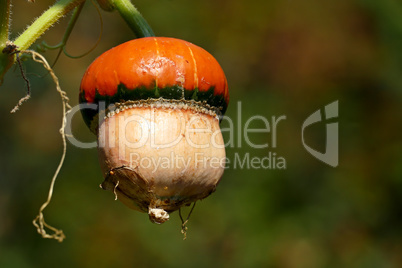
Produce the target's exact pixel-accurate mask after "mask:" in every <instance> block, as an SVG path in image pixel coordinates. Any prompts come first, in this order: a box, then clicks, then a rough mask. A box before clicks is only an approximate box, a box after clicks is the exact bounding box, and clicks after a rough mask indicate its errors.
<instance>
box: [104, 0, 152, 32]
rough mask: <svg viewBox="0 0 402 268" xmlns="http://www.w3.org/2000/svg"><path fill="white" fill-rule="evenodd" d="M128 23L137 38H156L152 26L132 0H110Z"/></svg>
mask: <svg viewBox="0 0 402 268" xmlns="http://www.w3.org/2000/svg"><path fill="white" fill-rule="evenodd" d="M109 1H111V2H112V3H113V6H114V7H115V8H116V9H117V11H118V12H119V13H120V15H121V16H122V18H123V19H124V20H125V21H126V23H127V24H128V26H129V27H130V29H131V30H132V31H133V32H134V34H135V36H136V37H137V38H140V37H149V36H155V34H154V32H153V31H152V28H151V26H149V24H148V22H147V21H146V20H145V19H144V17H143V16H142V15H141V14H140V12H139V11H138V10H137V9H136V8H135V6H134V5H133V4H132V3H131V1H130V0H109Z"/></svg>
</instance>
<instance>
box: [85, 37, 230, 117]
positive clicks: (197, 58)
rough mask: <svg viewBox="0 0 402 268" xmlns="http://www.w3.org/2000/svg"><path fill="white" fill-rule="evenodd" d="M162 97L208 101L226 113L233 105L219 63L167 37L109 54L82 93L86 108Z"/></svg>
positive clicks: (87, 78)
mask: <svg viewBox="0 0 402 268" xmlns="http://www.w3.org/2000/svg"><path fill="white" fill-rule="evenodd" d="M122 89H123V90H122ZM119 91H120V93H119ZM134 91H144V92H142V93H141V92H134ZM122 92H124V93H122ZM158 97H162V98H166V99H186V100H195V101H204V102H206V103H208V104H209V105H210V106H213V107H218V108H220V109H221V111H222V113H224V112H225V110H226V107H227V105H228V102H229V92H228V85H227V80H226V77H225V74H224V72H223V70H222V68H221V66H220V65H219V63H218V62H217V61H216V60H215V58H214V57H213V56H212V55H211V54H209V53H208V52H207V51H206V50H204V49H202V48H200V47H198V46H196V45H194V44H192V43H189V42H186V41H183V40H179V39H175V38H167V37H145V38H139V39H134V40H131V41H128V42H126V43H123V44H121V45H119V46H116V47H114V48H112V49H110V50H108V51H106V52H105V53H103V54H102V55H100V56H99V57H98V58H97V59H96V60H95V61H94V62H93V63H92V64H91V65H90V66H89V68H88V69H87V71H86V72H85V75H84V77H83V79H82V82H81V88H80V102H81V103H83V102H86V103H97V102H98V101H100V100H104V99H105V98H109V99H110V101H113V100H112V99H115V100H117V101H121V100H126V101H127V100H139V99H146V98H158Z"/></svg>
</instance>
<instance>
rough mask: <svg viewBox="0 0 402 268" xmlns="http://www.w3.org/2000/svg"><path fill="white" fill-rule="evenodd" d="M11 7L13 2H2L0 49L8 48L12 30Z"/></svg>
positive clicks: (8, 0) (2, 0) (6, 0)
mask: <svg viewBox="0 0 402 268" xmlns="http://www.w3.org/2000/svg"><path fill="white" fill-rule="evenodd" d="M10 7H11V0H0V48H1V50H3V48H4V47H5V46H6V42H7V41H8V32H9V28H10Z"/></svg>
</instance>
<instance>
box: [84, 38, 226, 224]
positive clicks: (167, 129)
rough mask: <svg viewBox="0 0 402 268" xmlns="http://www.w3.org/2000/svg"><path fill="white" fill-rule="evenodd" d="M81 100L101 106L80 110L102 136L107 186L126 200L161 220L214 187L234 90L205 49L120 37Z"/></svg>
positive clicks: (92, 72) (92, 69)
mask: <svg viewBox="0 0 402 268" xmlns="http://www.w3.org/2000/svg"><path fill="white" fill-rule="evenodd" d="M80 102H81V103H86V104H95V106H96V105H98V106H97V108H96V109H94V108H93V107H91V108H90V109H89V108H87V109H83V110H81V111H82V114H83V117H84V120H85V122H86V123H87V125H88V126H89V127H90V129H91V131H93V132H94V133H96V134H97V136H98V150H99V158H100V164H101V168H102V171H103V172H104V174H105V181H104V182H103V183H102V188H103V189H106V190H110V191H112V192H113V193H114V194H115V195H116V197H117V198H118V199H119V200H120V201H122V202H123V203H124V204H125V205H127V206H128V207H130V208H132V209H135V210H139V211H142V212H147V213H148V214H149V217H150V219H151V220H152V221H153V222H156V223H162V222H164V221H166V220H167V219H168V218H169V213H170V212H173V211H175V210H177V209H179V208H180V207H181V206H185V205H189V204H191V203H193V202H195V201H197V200H199V199H203V198H205V197H207V196H208V195H209V194H211V193H212V192H213V191H215V188H216V186H217V184H218V182H219V180H220V179H221V177H222V175H223V171H224V165H225V157H226V155H225V148H224V142H223V138H222V134H221V131H220V128H219V118H220V117H221V116H222V115H223V114H224V113H225V111H226V108H227V105H228V102H229V92H228V86H227V80H226V77H225V74H224V72H223V70H222V68H221V67H220V65H219V64H218V62H217V61H216V60H215V59H214V57H213V56H211V54H209V53H208V52H206V51H205V50H204V49H202V48H200V47H198V46H196V45H193V44H191V43H189V42H186V41H183V40H179V39H174V38H164V37H146V38H140V39H135V40H132V41H129V42H126V43H124V44H121V45H119V46H117V47H115V48H112V49H110V50H109V51H107V52H105V53H104V54H102V55H101V56H99V57H98V58H97V59H96V60H95V61H94V62H93V63H92V64H91V65H90V66H89V68H88V69H87V71H86V72H85V75H84V77H83V79H82V82H81V88H80ZM101 102H104V105H101ZM110 104H112V105H114V106H113V107H111V108H110V107H109V105H110Z"/></svg>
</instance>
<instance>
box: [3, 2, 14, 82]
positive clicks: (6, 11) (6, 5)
mask: <svg viewBox="0 0 402 268" xmlns="http://www.w3.org/2000/svg"><path fill="white" fill-rule="evenodd" d="M10 11H11V0H0V85H1V84H2V83H3V76H4V73H5V72H7V70H8V69H9V68H10V67H11V66H12V65H13V63H14V55H9V54H5V53H2V51H3V49H4V48H5V47H6V45H7V41H8V35H9V28H10V13H11V12H10Z"/></svg>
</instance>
